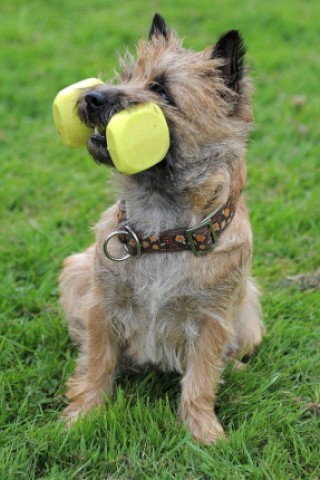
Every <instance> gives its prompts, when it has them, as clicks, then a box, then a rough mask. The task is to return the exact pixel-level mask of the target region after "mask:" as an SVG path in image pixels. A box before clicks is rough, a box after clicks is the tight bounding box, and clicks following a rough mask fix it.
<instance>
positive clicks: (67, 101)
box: [52, 78, 103, 147]
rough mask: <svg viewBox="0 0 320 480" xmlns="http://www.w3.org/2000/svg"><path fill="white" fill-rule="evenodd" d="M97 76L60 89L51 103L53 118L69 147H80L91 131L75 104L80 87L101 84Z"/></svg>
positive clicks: (85, 141) (84, 143)
mask: <svg viewBox="0 0 320 480" xmlns="http://www.w3.org/2000/svg"><path fill="white" fill-rule="evenodd" d="M102 83H103V82H102V81H101V80H98V79H97V78H87V79H86V80H81V81H80V82H77V83H74V84H73V85H70V86H69V87H66V88H64V89H63V90H61V91H60V92H59V93H58V95H57V96H56V98H55V99H54V102H53V105H52V111H53V118H54V123H55V125H56V128H57V130H58V132H59V135H60V136H61V138H62V141H63V143H65V145H68V146H70V147H82V146H83V145H86V144H87V141H88V139H89V137H90V135H92V133H93V129H91V128H89V127H87V126H86V125H84V124H83V123H82V122H81V120H80V118H79V117H78V115H77V111H76V106H77V101H78V99H79V96H80V93H81V89H83V88H88V87H93V86H95V85H99V84H102Z"/></svg>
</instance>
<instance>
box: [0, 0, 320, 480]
mask: <svg viewBox="0 0 320 480" xmlns="http://www.w3.org/2000/svg"><path fill="white" fill-rule="evenodd" d="M157 10H159V12H160V13H162V14H163V15H164V16H165V17H166V19H167V21H168V23H169V24H170V25H172V26H174V28H175V29H176V30H177V31H178V33H179V34H180V35H181V36H184V37H185V44H186V45H187V46H188V47H192V48H196V49H197V48H198V49H201V48H203V47H205V46H207V45H210V44H213V43H214V42H215V41H216V39H217V38H218V36H219V35H220V34H222V33H224V32H225V31H227V30H228V29H232V28H237V29H240V30H241V31H242V33H243V36H244V38H245V41H246V44H247V45H248V60H249V64H250V67H251V69H252V74H253V77H254V84H255V90H256V93H255V100H254V114H255V123H256V129H255V131H254V132H253V134H252V140H251V143H250V145H249V149H248V183H247V187H246V190H245V196H246V199H247V201H248V203H249V206H250V212H251V218H252V224H253V230H254V238H255V252H254V262H253V270H254V274H255V276H256V277H257V278H258V280H259V283H260V285H261V287H262V291H263V296H262V303H263V310H264V319H265V323H266V325H267V329H268V333H267V336H266V338H265V341H264V343H263V344H262V346H261V348H260V349H259V351H258V352H257V353H256V354H255V355H254V357H253V358H252V359H251V360H250V362H249V364H248V365H247V368H246V369H245V370H241V371H236V370H234V369H232V368H231V367H230V368H228V369H227V370H226V372H225V374H224V383H223V384H222V385H221V388H220V395H219V404H218V408H217V413H218V417H219V419H220V421H221V423H222V424H223V425H224V427H225V430H226V433H227V435H228V438H227V440H226V441H223V442H219V443H217V444H216V445H214V446H212V447H205V446H200V445H198V444H196V443H195V442H194V441H193V440H192V439H191V438H190V435H189V434H188V433H187V432H186V430H185V429H183V427H182V426H181V425H180V424H179V423H178V422H177V420H176V410H177V403H178V395H179V377H178V376H172V375H161V374H159V373H157V372H155V371H147V372H144V373H143V374H141V375H131V376H127V377H124V378H121V379H120V381H119V386H118V389H117V395H116V397H115V400H114V403H113V404H112V405H110V406H109V408H108V409H107V410H106V409H105V408H101V409H100V410H99V411H97V412H95V414H94V415H92V417H91V418H88V419H85V420H84V421H82V422H80V423H79V424H78V425H76V427H75V428H74V429H71V430H70V431H68V432H67V431H66V430H65V429H64V427H63V425H62V424H61V422H60V421H59V415H60V413H61V411H62V409H63V406H64V404H65V399H64V391H65V381H66V379H67V377H68V376H69V374H70V372H71V371H72V370H73V367H74V358H75V355H76V350H75V349H74V348H73V347H72V346H71V344H70V340H69V338H68V336H67V329H66V326H65V324H64V322H63V316H62V313H61V311H60V309H59V306H58V296H57V277H58V274H59V271H60V268H61V263H62V260H63V258H64V257H65V256H67V255H69V254H70V253H71V252H76V251H79V250H81V249H83V248H85V247H86V246H87V245H88V244H90V242H92V240H93V234H92V232H91V231H90V228H89V227H90V226H92V225H93V224H94V223H95V221H96V220H97V219H98V218H99V215H100V213H101V212H102V210H103V209H105V208H106V207H107V206H108V205H110V203H111V202H112V192H111V189H110V188H111V187H110V186H109V185H108V184H106V175H107V174H106V169H105V168H104V167H98V166H96V165H95V164H94V162H93V161H92V160H91V159H90V158H89V156H88V154H87V153H86V150H85V149H84V148H83V149H68V148H67V147H65V146H63V145H62V143H61V142H60V140H59V138H58V136H57V134H56V132H55V130H54V126H53V122H52V116H51V102H52V100H53V98H54V96H55V94H56V93H57V91H58V90H59V89H61V88H62V87H64V86H67V85H69V84H71V83H74V82H76V81H78V80H80V79H82V78H86V77H92V76H96V75H97V74H98V73H102V74H103V76H104V78H108V77H110V76H112V75H113V73H112V72H113V68H114V67H115V66H116V58H115V56H114V51H115V50H116V49H119V50H120V52H122V53H123V52H124V47H125V46H126V45H127V46H129V47H130V48H131V50H133V49H134V44H135V41H136V40H137V39H138V38H139V37H140V36H146V35H147V32H148V29H149V25H150V22H151V18H152V16H153V14H154V12H155V11H157ZM319 17H320V3H319V2H318V0H308V1H307V2H306V1H305V0H296V1H295V2H291V1H290V0H281V1H280V0H279V1H278V2H259V1H258V0H243V1H242V2H236V1H235V0H225V1H223V2H218V1H205V0H198V1H197V2H193V1H191V0H176V1H174V2H172V1H171V2H169V1H163V2H146V1H141V0H132V1H130V2H123V3H121V2H111V1H110V0H96V1H95V2H94V3H92V2H88V3H87V2H84V1H83V0H78V1H77V2H76V1H75V0H65V1H62V0H60V1H56V2H42V1H41V0H29V1H28V2H25V1H22V0H16V1H15V2H12V1H9V0H2V2H1V17H0V30H1V49H0V71H1V80H0V92H1V93H0V119H1V120H0V151H1V161H0V215H1V231H0V257H1V262H0V278H1V280H0V281H1V288H0V304H1V312H0V352H1V356H0V385H1V394H0V403H1V405H0V430H1V432H0V449H1V450H0V478H1V479H4V480H13V479H14V480H18V479H37V480H38V479H43V480H44V479H46V480H49V479H50V480H56V479H57V480H71V479H77V480H78V479H79V480H82V479H83V480H85V479H94V480H95V479H99V480H100V479H101V480H102V479H137V480H141V479H165V480H166V479H190V480H191V479H192V480H194V479H217V480H228V479H232V480H238V479H250V480H251V479H252V480H256V479H257V480H258V479H259V480H260V479H266V480H279V479H280V480H286V479H288V480H293V479H297V480H298V479H308V480H316V479H319V478H320V467H319V442H320V437H319V431H320V429H319V427H320V422H319V409H320V389H319V364H320V343H319V336H320V327H319V306H320V291H319V266H320V265H319V263H320V262H319V250H320V249H319V247H320V244H319V225H320V218H319V216H320V209H319V204H320V193H319V178H320V160H319V159H320V147H319V144H320V138H319V118H320V96H319V78H320V54H319V44H318V39H319V33H320V30H319Z"/></svg>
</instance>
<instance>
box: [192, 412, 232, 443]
mask: <svg viewBox="0 0 320 480" xmlns="http://www.w3.org/2000/svg"><path fill="white" fill-rule="evenodd" d="M187 423H188V426H189V430H190V432H191V434H192V436H193V438H194V439H195V440H197V441H198V442H200V443H204V444H206V445H210V444H211V443H214V442H215V441H217V440H220V439H223V438H225V436H226V435H225V433H224V430H223V428H222V426H221V424H220V423H219V421H218V419H217V417H216V416H215V415H212V416H211V415H210V416H209V415H208V414H205V415H203V416H201V415H200V416H199V417H192V419H190V418H189V419H187Z"/></svg>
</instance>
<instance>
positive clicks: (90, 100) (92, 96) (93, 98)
mask: <svg viewBox="0 0 320 480" xmlns="http://www.w3.org/2000/svg"><path fill="white" fill-rule="evenodd" d="M107 101H108V100H107V96H106V95H105V94H103V93H101V92H89V93H87V95H86V102H87V105H88V107H89V108H93V109H94V108H98V107H102V105H104V104H105V103H107Z"/></svg>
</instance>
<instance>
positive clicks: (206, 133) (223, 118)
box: [78, 14, 251, 188]
mask: <svg viewBox="0 0 320 480" xmlns="http://www.w3.org/2000/svg"><path fill="white" fill-rule="evenodd" d="M244 53H245V50H244V46H243V41H242V38H241V35H240V34H239V32H238V31H235V30H231V31H229V32H228V33H226V34H225V35H223V36H222V37H221V38H220V39H219V40H218V42H217V43H216V45H215V46H213V47H212V46H211V47H209V48H207V49H205V50H204V51H202V52H194V51H191V50H188V49H184V48H183V47H182V45H181V41H180V40H179V39H178V38H177V37H176V35H175V34H174V32H172V31H171V30H170V29H169V28H168V27H167V25H166V23H165V21H164V19H163V18H162V17H161V16H160V15H158V14H156V15H155V17H154V19H153V22H152V26H151V30H150V34H149V38H148V40H147V41H143V40H142V41H140V42H139V44H138V48H137V57H136V59H134V57H133V56H132V55H131V54H129V53H127V54H126V55H125V57H124V58H123V59H120V66H121V73H120V74H119V76H118V79H117V84H104V85H98V86H96V87H95V88H93V89H91V90H89V91H85V92H84V94H83V95H82V96H81V98H80V100H79V104H78V112H79V116H80V118H81V120H82V121H84V122H85V123H86V124H87V125H88V126H90V127H96V130H95V134H94V135H92V136H91V138H90V139H89V143H88V149H89V152H90V153H91V155H92V156H93V157H94V159H95V160H96V161H97V162H99V163H106V164H112V161H111V158H110V155H109V153H108V148H107V144H106V136H105V130H106V125H107V124H108V122H109V120H110V118H111V117H112V116H113V115H114V114H115V113H117V112H119V111H120V110H123V109H127V108H128V107H130V106H134V105H137V104H140V103H143V102H154V103H156V104H158V105H159V106H160V108H161V109H162V111H163V113H164V115H165V117H166V120H167V123H168V126H169V130H170V140H171V142H170V145H171V146H170V149H169V152H168V154H167V155H166V158H165V159H164V160H163V161H162V162H160V163H159V164H158V165H156V166H154V167H152V168H151V169H149V170H147V171H145V172H142V173H139V174H136V176H137V177H138V178H141V177H143V178H149V179H153V180H155V181H158V180H159V178H160V176H161V178H162V180H163V179H164V178H165V179H166V181H167V182H169V181H171V183H173V184H175V188H176V187H177V183H179V181H177V179H178V177H179V176H180V178H182V177H181V176H182V172H185V171H186V170H188V171H189V172H191V171H193V170H196V171H198V172H199V174H201V172H208V170H209V171H210V170H212V168H213V167H214V165H215V164H217V163H219V162H221V157H222V156H223V155H221V152H222V150H223V152H225V151H229V157H228V158H229V159H225V160H223V161H224V162H228V161H231V160H230V158H231V157H232V156H234V151H235V150H237V153H236V155H239V152H240V150H241V149H243V147H244V143H245V139H246V137H247V132H248V127H249V126H250V123H251V106H250V86H249V82H248V80H247V78H246V75H245V70H244ZM210 165H211V167H210ZM184 181H185V180H184ZM180 183H181V182H180ZM181 188H185V187H183V186H182V185H181Z"/></svg>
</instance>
